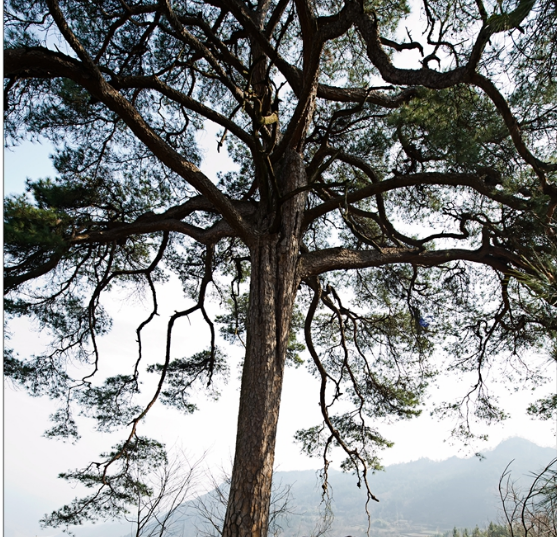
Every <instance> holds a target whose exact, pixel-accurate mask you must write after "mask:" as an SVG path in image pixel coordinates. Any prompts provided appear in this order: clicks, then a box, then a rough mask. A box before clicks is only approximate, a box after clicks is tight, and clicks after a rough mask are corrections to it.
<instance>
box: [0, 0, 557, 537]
mask: <svg viewBox="0 0 557 537" xmlns="http://www.w3.org/2000/svg"><path fill="white" fill-rule="evenodd" d="M414 7H415V8H416V9H421V15H422V19H421V21H420V24H421V26H420V28H416V29H414V30H408V31H407V32H405V31H404V28H405V26H407V25H408V24H407V19H406V17H407V16H408V14H409V12H410V7H409V5H408V4H407V3H406V2H405V1H404V0H389V1H387V0H373V1H371V0H345V1H344V2H341V1H337V0H326V1H319V2H310V1H309V0H278V1H275V0H258V1H257V2H256V1H255V0H254V1H251V0H209V1H208V2H201V1H197V0H181V1H177V2H173V3H171V2H169V1H168V0H160V1H157V2H148V1H146V0H132V1H129V2H126V1H123V0H102V1H101V0H87V1H85V0H72V1H71V2H70V1H68V0H36V1H31V2H29V1H25V2H24V1H22V0H7V1H6V3H5V10H4V16H5V38H6V45H5V46H6V49H5V54H4V77H5V112H6V136H7V139H8V141H9V142H13V143H17V141H18V140H20V139H21V138H22V137H25V136H31V137H34V136H43V137H46V138H49V139H51V140H52V141H53V142H54V143H55V145H56V146H57V153H56V155H55V156H54V165H55V167H56V169H57V173H58V175H57V176H56V177H55V178H52V179H43V180H39V181H35V182H31V183H30V184H29V185H28V189H29V192H28V194H27V195H26V196H20V197H14V198H10V199H8V200H7V201H6V202H5V209H4V229H5V269H4V270H5V273H4V274H5V278H4V285H5V292H6V293H7V296H6V302H5V308H6V312H7V314H8V315H13V316H30V317H32V318H35V319H37V320H38V322H39V325H40V326H41V327H42V328H43V329H45V330H48V331H49V333H50V334H51V335H52V338H53V347H52V349H54V350H49V351H45V353H44V354H43V355H41V356H38V357H32V358H25V357H23V358H20V357H19V356H18V355H17V354H16V353H13V352H8V353H7V357H6V360H5V371H6V374H7V375H8V376H9V377H10V378H11V379H13V381H15V382H16V383H19V384H20V385H22V386H24V387H26V388H27V389H29V390H30V391H31V392H32V393H34V394H36V395H40V394H44V395H48V396H50V397H52V398H58V399H59V400H60V401H61V408H60V411H59V412H58V413H56V414H55V416H54V419H55V424H54V427H53V428H52V429H51V430H50V433H49V434H51V435H57V436H63V437H64V436H65V437H71V436H76V435H77V430H76V423H75V420H74V419H73V414H72V413H73V412H75V409H76V408H80V409H81V412H84V413H85V414H86V415H89V416H92V417H94V418H96V419H97V420H98V425H99V428H100V429H101V430H109V429H114V428H123V429H125V430H126V431H127V432H126V439H125V440H124V441H123V442H121V443H119V444H118V445H117V446H115V447H114V448H113V449H112V450H111V451H109V452H107V453H106V454H105V456H104V458H103V459H102V461H101V462H99V463H97V464H96V465H91V466H88V467H87V468H86V469H84V470H82V471H76V472H69V473H68V474H66V476H65V477H67V478H68V479H75V480H78V481H81V482H82V483H85V484H86V485H87V486H89V487H91V488H92V490H93V493H92V494H91V496H89V497H87V498H84V499H79V500H76V501H75V502H74V503H73V504H72V505H69V506H66V507H65V508H63V509H61V510H60V511H58V512H55V513H53V514H52V515H50V516H49V517H47V518H46V520H45V523H46V524H50V525H60V524H66V523H79V522H81V521H84V520H87V519H94V518H98V517H106V516H118V515H119V514H120V513H122V511H123V510H124V509H125V508H126V505H127V503H128V502H129V501H132V500H133V499H134V498H135V497H136V493H137V491H138V490H140V491H143V493H145V494H148V493H149V490H148V487H147V486H146V485H145V484H142V482H141V476H142V475H143V473H142V468H148V467H152V466H153V465H158V464H161V461H163V460H164V459H165V457H166V455H165V452H164V446H163V445H162V444H161V443H160V442H158V441H156V440H154V439H149V438H145V437H144V436H142V435H141V434H140V433H141V421H142V419H143V418H144V417H145V416H146V415H147V413H148V412H149V410H150V408H151V407H152V405H153V404H155V403H157V402H163V403H165V404H170V405H174V406H176V407H177V408H179V409H181V410H183V411H184V412H191V411H193V410H194V409H195V405H194V403H193V402H192V400H191V392H192V390H193V389H194V388H196V387H199V388H200V389H203V387H204V386H206V387H207V389H208V390H211V389H212V386H213V384H214V382H215V379H216V378H217V377H218V376H219V375H221V374H226V371H227V369H228V368H227V362H226V356H225V354H224V351H223V350H222V349H220V348H218V347H217V345H216V329H217V327H216V324H217V323H216V321H217V320H216V319H212V318H211V317H210V315H209V314H208V313H207V308H206V303H207V300H208V298H209V295H210V293H211V291H214V290H218V292H219V293H220V294H221V296H222V297H225V298H223V300H224V301H225V302H227V303H228V304H229V305H230V310H229V312H228V313H226V314H225V315H223V316H222V317H221V318H220V319H218V321H220V324H221V326H222V330H223V333H224V335H225V337H228V338H230V337H233V336H234V335H237V334H243V335H244V337H245V345H246V351H245V359H244V362H243V373H242V387H241V394H240V403H239V416H238V432H237V441H236V452H235V459H234V469H233V474H232V480H231V488H230V495H229V499H228V509H227V513H226V517H225V522H224V527H223V530H222V531H223V533H222V534H223V536H225V537H228V536H248V535H249V536H266V535H267V527H268V513H269V502H270V491H271V480H272V473H273V460H274V448H275V437H276V427H277V420H278V413H279V408H280V400H281V389H282V380H283V373H284V367H285V363H286V362H287V360H288V359H289V358H294V359H296V360H297V361H299V360H300V358H299V356H298V354H297V353H299V351H300V348H301V347H300V345H301V343H299V342H298V341H297V339H296V336H300V335H301V334H303V336H304V339H305V346H306V348H307V351H308V353H307V355H308V359H307V366H308V367H309V368H310V370H311V371H312V372H313V373H314V374H315V375H316V377H317V378H318V379H319V380H320V383H321V389H320V393H319V394H316V398H317V399H318V401H319V404H320V407H321V411H322V415H323V421H322V423H320V424H317V425H316V426H315V427H312V428H309V429H307V430H303V431H299V432H298V434H297V440H298V441H299V442H300V443H301V446H302V449H303V450H304V451H305V452H307V453H309V454H311V455H315V456H320V457H322V458H323V464H324V469H325V474H324V475H325V476H326V469H327V466H328V464H329V460H330V453H331V450H333V449H335V448H338V449H340V450H342V451H344V453H345V456H346V460H345V462H344V465H343V466H344V468H345V469H346V470H350V471H353V472H355V473H356V476H357V483H358V485H361V486H364V487H365V488H366V489H367V491H368V496H369V499H375V497H374V496H373V492H372V490H371V488H370V486H369V483H368V479H367V477H368V475H369V472H370V471H371V470H373V469H374V468H377V467H378V466H379V459H378V454H379V451H380V449H382V448H384V447H387V446H389V445H390V442H389V441H388V440H387V439H386V438H384V437H383V436H382V435H381V432H380V431H379V430H378V425H377V423H378V421H380V420H384V419H409V418H412V417H414V416H416V415H418V414H419V413H420V411H421V405H422V402H423V400H424V395H425V390H426V387H427V385H428V383H430V382H431V379H432V377H434V376H435V375H436V374H437V373H438V371H437V369H438V367H437V365H436V362H435V361H434V360H433V359H432V357H433V353H434V351H438V352H441V351H443V352H444V353H445V355H446V356H447V360H448V365H447V366H446V367H447V368H450V369H456V370H461V371H465V372H470V371H475V372H476V374H477V379H476V382H474V383H473V385H472V386H471V389H470V391H469V393H468V395H467V396H466V397H465V398H464V400H461V401H455V402H454V403H451V404H448V405H446V406H445V407H443V408H441V409H439V411H440V412H441V415H445V414H447V413H456V415H457V416H460V426H459V427H458V430H457V433H460V434H462V435H464V437H467V436H468V435H470V434H472V433H471V432H470V428H469V425H470V421H471V420H472V419H473V418H474V416H475V417H479V418H481V419H485V420H487V421H488V422H490V421H496V420H498V419H501V418H503V417H504V416H505V412H504V410H502V409H500V408H498V407H497V405H496V402H495V401H494V400H492V399H491V398H490V396H489V391H488V390H487V388H486V385H485V373H486V371H487V370H490V369H492V368H493V367H494V366H495V365H496V364H503V366H504V367H506V369H507V371H510V370H514V369H516V370H517V371H518V373H519V374H520V375H521V376H520V378H519V379H518V380H515V382H520V383H522V382H524V381H525V380H527V379H536V378H537V377H536V374H537V373H536V372H535V371H534V370H533V369H532V364H530V363H528V358H527V356H528V354H526V353H527V352H531V351H532V350H533V349H536V350H537V351H539V352H542V351H546V352H548V353H549V354H550V355H551V356H552V357H553V358H555V346H554V344H555V334H556V328H557V323H556V319H555V304H556V303H557V287H556V284H555V277H556V274H557V267H556V266H555V253H556V241H555V233H556V229H555V208H556V207H557V187H556V185H555V179H556V170H557V164H556V153H555V120H556V108H555V102H556V91H555V89H556V85H555V79H556V77H555V74H556V63H555V61H554V58H555V57H556V52H557V51H556V48H557V35H556V34H557V20H556V19H557V8H556V4H555V1H554V0H538V1H535V0H518V1H517V2H512V1H508V2H507V1H505V2H491V1H490V2H483V1H482V0H462V1H460V2H447V1H445V0H443V1H441V0H425V1H424V2H423V5H422V6H421V8H419V7H418V6H414ZM400 62H406V63H405V65H410V67H408V68H406V67H404V68H403V67H400V65H401V63H400ZM207 122H212V123H214V124H216V125H218V126H220V128H221V129H222V130H221V135H220V140H219V146H221V147H226V148H227V150H228V152H229V154H230V155H231V156H232V157H233V158H234V159H235V161H236V162H237V163H238V165H239V171H237V172H230V171H227V170H222V174H221V176H220V179H219V181H218V182H213V181H211V180H210V179H209V178H208V177H207V176H206V175H205V174H204V173H203V165H202V159H201V156H200V152H199V150H198V148H197V147H196V144H195V135H196V132H197V131H199V130H200V129H202V128H203V126H204V125H205V124H206V123H207ZM169 274H175V275H177V277H178V278H179V279H180V280H181V282H182V283H183V287H184V293H185V295H186V296H188V297H193V299H194V305H193V306H191V307H190V308H187V309H182V310H179V311H177V312H176V313H175V314H173V315H172V316H171V317H170V318H169V319H168V331H167V347H166V354H165V360H164V362H163V363H156V364H154V363H151V364H144V362H145V360H146V358H145V357H143V356H142V352H141V335H142V330H143V329H144V328H145V326H147V325H148V324H149V322H150V321H151V320H152V319H153V317H154V316H155V315H156V314H157V311H158V310H157V293H158V292H159V289H160V287H161V286H162V285H163V284H164V282H165V280H166V278H167V277H168V275H169ZM134 286H143V287H144V288H145V289H146V290H147V292H148V293H150V296H151V297H152V305H153V306H152V310H151V311H150V312H149V313H147V314H146V321H145V322H144V323H142V324H141V325H140V326H139V327H138V329H137V334H138V340H139V342H140V343H139V350H138V361H137V366H136V367H135V368H134V369H133V370H132V371H129V372H127V373H125V374H121V375H117V376H112V377H109V378H106V379H105V380H103V381H102V382H97V381H96V378H97V377H98V376H99V375H101V374H102V372H98V373H97V368H96V365H97V364H98V363H99V361H98V358H99V357H98V350H97V349H98V346H97V340H98V338H99V337H100V336H101V335H102V334H104V333H106V331H107V330H109V328H110V319H109V318H108V316H107V315H106V313H105V312H104V311H103V309H102V307H101V297H102V296H104V293H106V292H107V291H109V290H110V289H111V288H115V287H118V288H126V287H134ZM248 288H249V289H248ZM193 312H199V313H200V314H202V316H203V317H204V319H205V320H206V322H207V323H208V325H209V327H210V331H211V334H212V336H211V340H210V341H209V342H208V347H207V350H206V351H204V352H201V353H197V354H195V355H193V356H188V357H185V358H177V357H176V356H177V354H178V355H180V354H181V353H180V352H179V351H178V350H176V349H174V348H173V345H172V335H173V329H174V327H175V325H176V323H177V322H178V321H179V320H180V319H182V318H184V317H186V316H188V315H190V314H192V313H193ZM76 361H77V362H79V363H81V364H82V365H83V366H84V368H85V369H86V371H85V372H84V373H83V375H82V376H78V377H76V378H74V377H75V374H74V373H72V371H73V369H71V368H69V367H68V364H69V363H70V362H71V363H75V362H76ZM505 364H506V365H505ZM146 365H147V366H148V367H146ZM146 369H147V370H148V371H149V372H151V373H152V374H154V375H158V378H159V384H158V388H157V390H156V392H155V393H154V394H153V395H152V397H151V402H150V403H149V404H148V405H146V406H140V405H138V404H137V395H138V393H139V390H140V378H142V377H143V375H144V374H145V370H146ZM544 408H545V407H544ZM336 409H338V410H336ZM132 470H133V471H132ZM133 476H136V477H133Z"/></svg>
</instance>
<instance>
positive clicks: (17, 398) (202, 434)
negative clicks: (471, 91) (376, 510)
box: [4, 129, 555, 537]
mask: <svg viewBox="0 0 557 537" xmlns="http://www.w3.org/2000/svg"><path fill="white" fill-rule="evenodd" d="M200 143H201V144H202V146H203V147H204V148H205V152H206V154H205V160H204V163H203V165H202V166H201V168H202V170H203V171H204V172H205V173H206V174H207V175H209V176H210V177H216V172H217V171H219V170H220V171H223V170H227V169H230V167H231V166H232V164H231V162H230V160H228V159H227V157H226V156H225V155H222V154H220V155H219V154H218V153H217V152H216V140H215V130H214V129H209V130H208V132H206V133H204V134H202V135H201V137H200ZM51 151H52V148H51V147H50V146H49V145H48V144H44V145H39V144H31V143H25V144H23V145H22V146H21V147H20V148H19V149H18V150H17V151H15V152H10V151H8V152H6V153H5V168H4V172H5V174H4V177H5V190H4V192H5V194H11V193H16V192H21V191H22V190H23V185H24V180H25V178H26V177H31V178H35V179H36V178H38V177H45V176H49V175H50V176H52V175H54V171H53V169H52V167H51V165H50V161H49V159H48V155H49V153H50V152H51ZM177 296H180V289H179V286H178V284H177V282H175V281H171V282H170V283H169V284H168V285H167V287H166V289H165V291H164V293H163V304H162V305H161V315H160V317H159V318H158V319H157V321H156V322H155V323H154V324H153V325H152V326H151V327H150V328H149V331H148V332H147V333H146V334H145V341H146V342H147V349H146V356H149V362H151V363H152V362H155V361H161V359H162V353H163V350H164V344H163V339H164V333H165V320H164V319H165V316H164V311H163V310H164V309H166V311H167V313H168V312H172V311H174V310H178V309H181V307H182V306H183V304H184V302H181V303H180V304H177V303H176V297H177ZM139 305H140V302H138V301H137V300H135V301H134V300H133V299H126V300H122V296H119V295H116V294H113V295H111V296H110V297H108V298H107V302H106V306H107V308H108V309H109V311H110V313H112V315H113V317H114V321H115V322H114V328H113V330H112V332H111V333H110V334H109V335H108V336H107V337H105V338H103V339H102V341H101V356H102V363H101V367H107V368H108V370H110V374H114V373H117V372H125V365H122V364H126V363H129V362H130V361H131V360H133V359H134V358H135V351H136V346H135V343H134V342H135V327H136V325H137V321H138V320H141V319H142V318H143V317H144V314H143V313H141V312H140V308H139V307H138V306H139ZM214 313H216V309H215V310H214ZM11 331H12V341H11V343H12V344H13V346H14V347H15V348H16V350H18V351H19V353H20V355H21V356H25V355H26V354H31V353H33V352H40V350H41V349H42V347H43V345H44V344H45V342H46V340H45V339H44V338H42V337H41V334H39V333H38V332H37V331H36V330H35V329H34V327H33V326H32V325H30V323H28V322H27V321H24V320H18V321H16V322H14V323H13V324H12V326H11ZM206 335H207V334H206V329H205V328H204V327H203V325H202V324H201V323H200V322H199V321H198V319H197V318H195V317H192V319H191V320H187V319H183V320H182V321H181V324H179V325H178V327H177V330H176V337H175V341H174V345H175V347H174V348H176V349H180V348H184V353H183V354H184V356H186V355H191V354H192V353H193V352H195V351H196V350H201V349H202V348H206V342H207V338H206ZM230 354H231V355H232V356H233V357H235V358H233V359H232V362H234V360H236V362H237V359H238V357H239V356H240V355H241V349H240V348H233V349H232V350H231V353H230ZM159 357H160V358H159ZM547 368H548V372H549V374H550V375H552V376H553V378H554V377H555V365H554V364H551V365H550V364H547ZM467 386H468V385H467V380H466V379H464V380H463V381H462V380H461V381H454V380H453V381H446V382H444V383H443V384H442V386H441V387H440V388H434V389H433V391H432V397H433V398H434V399H436V400H441V399H443V398H447V397H452V396H454V395H456V394H457V393H459V392H460V393H462V391H463V390H465V389H466V388H467ZM554 387H555V380H553V381H552V382H551V383H550V384H549V385H548V386H546V387H545V388H544V389H543V390H542V391H540V392H539V393H536V394H532V393H530V392H529V391H525V390H522V389H519V390H518V391H516V392H510V393H509V391H508V390H507V389H505V388H508V386H507V387H505V386H501V385H495V387H494V389H495V391H496V393H498V394H499V396H500V397H501V401H502V403H503V406H504V408H505V409H506V410H507V411H508V412H510V413H511V414H512V416H513V417H512V418H511V419H509V420H508V421H506V422H505V423H503V424H500V425H497V426H492V427H489V428H488V429H487V428H485V427H483V428H482V427H478V429H477V431H478V432H488V433H489V437H490V440H489V441H488V442H487V443H486V442H484V443H481V444H474V445H472V446H469V447H464V446H463V445H462V443H459V442H456V443H451V442H448V441H446V440H447V438H448V434H449V431H450V429H451V428H452V425H453V424H452V423H439V422H437V421H436V420H434V419H432V418H431V417H429V415H428V412H427V411H426V412H424V414H423V415H422V416H421V417H420V418H418V419H416V420H414V421H412V422H404V423H398V424H394V425H388V426H385V427H383V428H382V429H380V430H381V431H383V433H384V435H385V436H386V437H387V438H389V439H391V440H393V441H394V442H395V446H394V448H392V449H390V450H388V451H387V452H385V453H384V457H383V460H384V463H385V464H393V463H397V462H405V461H409V460H415V459H418V458H421V457H429V458H432V459H437V460H440V459H444V458H447V457H450V456H454V455H459V456H470V455H471V454H473V453H474V452H475V451H478V450H485V449H488V448H490V447H494V446H495V445H497V444H498V443H499V442H500V441H501V440H503V439H505V438H508V437H510V436H522V437H524V438H527V439H528V440H531V441H533V442H535V443H537V444H539V445H541V446H548V447H551V446H555V436H554V428H555V427H554V424H553V423H548V422H534V421H532V420H530V419H529V418H528V417H527V416H526V414H525V412H524V409H525V408H526V406H527V403H528V401H532V400H533V399H534V398H537V397H539V396H541V395H544V394H547V393H550V392H552V391H554ZM149 388H150V386H149V382H147V383H146V385H145V391H146V393H149ZM317 402H318V384H317V382H316V380H315V379H313V378H312V377H311V376H310V375H309V374H308V373H307V372H306V371H305V369H304V368H303V367H302V368H300V369H298V370H295V369H292V368H290V369H288V370H287V372H286V377H285V383H284V395H283V403H282V407H281V417H280V421H279V436H278V442H277V457H276V466H277V468H278V469H280V470H293V469H307V468H317V467H319V461H318V460H313V459H308V458H307V457H304V456H302V455H300V454H299V450H298V448H297V446H296V445H295V444H294V443H293V442H292V437H293V434H294V432H295V431H296V430H297V429H299V428H301V427H308V426H311V425H316V424H317V423H319V421H320V419H319V408H318V405H317ZM4 403H5V408H4V420H5V421H4V435H5V439H4V449H5V453H4V457H5V458H4V471H5V478H4V486H5V515H6V535H7V537H20V536H21V537H23V536H24V535H43V536H45V537H47V536H51V535H58V534H59V533H60V532H59V531H55V530H45V531H42V530H40V529H39V527H38V524H37V519H38V518H40V516H42V515H43V514H44V513H45V512H47V511H49V510H52V509H55V508H57V507H60V506H61V505H62V504H63V503H65V502H68V501H70V500H71V499H72V498H73V497H75V495H76V494H78V493H79V491H77V490H73V489H72V488H71V487H70V486H68V484H66V483H65V482H63V481H61V480H59V479H56V476H57V474H58V473H60V472H63V471H65V470H68V469H69V468H77V467H82V466H84V465H86V464H87V463H88V462H89V461H90V460H94V459H96V458H97V457H98V455H99V454H100V453H101V452H103V451H105V450H107V449H108V448H109V447H110V446H112V445H113V444H114V443H116V442H117V441H118V440H120V439H121V438H122V437H123V433H122V432H120V433H116V434H114V435H112V436H110V435H107V434H99V433H95V432H94V431H92V429H91V424H90V423H88V421H87V420H85V419H82V420H80V423H81V426H82V428H81V431H80V432H81V433H82V439H81V440H80V441H79V442H78V443H77V444H76V445H72V444H65V443H63V442H60V441H52V440H46V439H45V438H43V437H42V436H41V435H42V433H43V432H44V430H45V429H46V428H48V416H49V414H51V413H52V412H53V411H54V410H55V409H56V405H55V404H54V403H52V402H50V401H48V400H45V399H33V398H30V397H29V396H27V395H26V394H25V393H23V392H21V391H16V390H13V389H12V388H10V387H8V388H7V389H6V390H5V394H4ZM199 406H200V410H199V411H198V412H197V413H195V414H193V415H190V416H183V415H180V414H179V413H178V412H177V411H175V410H172V409H168V408H157V407H156V408H154V409H153V410H152V411H151V413H150V414H149V417H148V419H147V421H146V423H145V424H144V425H143V429H142V430H141V431H140V433H141V434H147V435H150V436H153V437H156V438H158V439H160V440H162V441H164V442H165V443H166V444H167V445H168V446H180V447H182V448H184V449H185V450H186V452H187V453H188V455H189V457H190V458H191V460H196V459H198V458H199V457H201V456H202V455H203V453H206V455H205V465H206V467H209V468H217V467H220V466H224V467H229V466H230V460H231V458H232V456H233V450H234V440H235V439H234V435H235V428H236V413H237V406H238V371H237V369H235V368H234V367H233V368H232V372H231V376H230V382H229V384H228V385H227V386H226V387H225V389H224V390H223V393H222V396H221V398H220V400H219V401H217V402H214V401H206V400H204V399H200V405H199ZM341 459H342V457H340V456H339V457H338V458H337V459H335V460H334V463H333V466H337V467H338V464H339V463H340V462H341Z"/></svg>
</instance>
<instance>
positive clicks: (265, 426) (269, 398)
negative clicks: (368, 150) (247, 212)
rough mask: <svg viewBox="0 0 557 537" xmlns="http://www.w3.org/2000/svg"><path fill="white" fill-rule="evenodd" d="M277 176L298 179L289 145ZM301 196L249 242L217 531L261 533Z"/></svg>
mask: <svg viewBox="0 0 557 537" xmlns="http://www.w3.org/2000/svg"><path fill="white" fill-rule="evenodd" d="M281 178H282V181H280V183H281V185H282V186H283V187H284V190H285V192H290V191H292V190H293V189H295V188H297V187H299V186H302V185H303V184H305V181H306V176H305V170H304V167H303V163H302V160H301V157H300V156H299V155H298V154H297V153H295V152H294V151H289V152H288V153H287V155H286V157H285V162H284V164H283V166H282V173H281ZM305 199H306V195H305V193H301V194H298V195H296V196H293V197H291V198H290V199H288V200H287V201H286V202H284V203H283V204H282V205H281V207H280V216H279V217H280V227H279V231H278V232H276V233H270V234H268V235H263V236H261V237H259V239H257V240H256V241H255V244H254V245H253V246H252V247H251V285H250V301H249V313H248V326H247V333H248V338H247V343H246V347H247V348H246V357H245V361H244V370H243V375H242V388H241V395H240V410H239V414H238V432H237V436H236V453H235V458H234V468H233V472H232V481H231V486H230V496H229V501H228V508H227V512H226V516H225V522H224V529H223V537H248V536H249V537H265V536H266V535H267V530H268V522H269V520H268V518H269V505H270V500H271V482H272V476H273V463H274V458H275V438H276V430H277V423H278V417H279V407H280V399H281V390H282V380H283V373H284V364H285V359H286V350H287V347H288V336H289V332H290V323H291V319H292V311H293V307H294V300H295V297H296V290H297V288H298V285H299V275H298V260H299V240H300V232H301V224H302V214H303V210H304V206H305ZM262 217H263V218H274V215H266V216H265V215H263V216H262ZM270 225H271V228H273V227H274V226H273V225H272V222H270Z"/></svg>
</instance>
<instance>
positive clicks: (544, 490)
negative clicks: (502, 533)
mask: <svg viewBox="0 0 557 537" xmlns="http://www.w3.org/2000/svg"><path fill="white" fill-rule="evenodd" d="M511 464H512V463H511ZM509 467H510V464H509V465H508V466H507V468H506V469H505V472H504V473H503V475H502V476H501V479H500V480H499V495H500V497H501V504H502V507H503V514H504V518H505V522H506V523H507V532H508V534H509V535H510V536H511V537H528V536H530V537H556V536H557V459H553V460H552V461H551V462H550V463H549V464H548V465H547V466H546V467H545V468H544V469H543V470H542V471H541V472H540V473H538V474H534V475H533V481H532V484H531V485H530V487H528V488H527V489H520V488H518V487H517V485H516V483H515V482H513V481H511V474H510V470H509Z"/></svg>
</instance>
